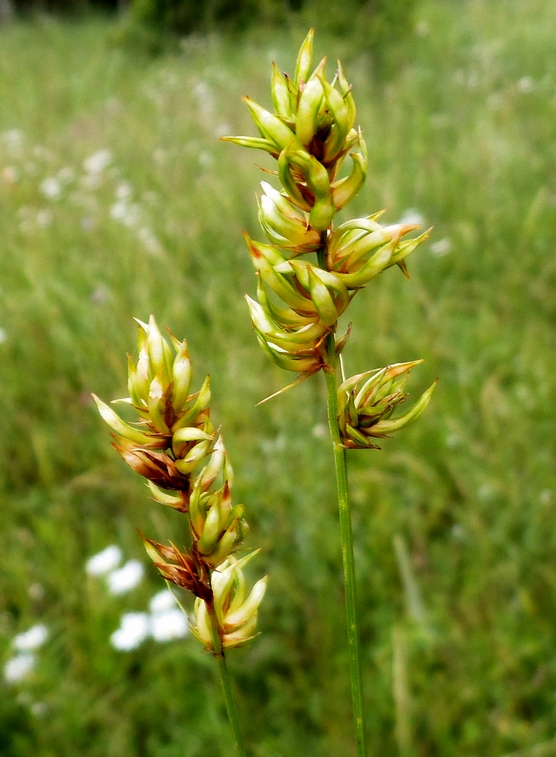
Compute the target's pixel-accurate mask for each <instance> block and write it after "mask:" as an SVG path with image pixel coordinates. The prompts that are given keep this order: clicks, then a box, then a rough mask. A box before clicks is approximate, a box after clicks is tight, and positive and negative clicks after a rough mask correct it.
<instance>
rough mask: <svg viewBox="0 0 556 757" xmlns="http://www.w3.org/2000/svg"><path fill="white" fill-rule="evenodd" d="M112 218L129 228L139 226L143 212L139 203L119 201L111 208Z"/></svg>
mask: <svg viewBox="0 0 556 757" xmlns="http://www.w3.org/2000/svg"><path fill="white" fill-rule="evenodd" d="M110 216H111V217H112V218H113V219H114V220H115V221H120V222H121V223H123V224H124V226H127V227H128V228H133V227H134V226H137V224H138V223H139V221H140V219H141V210H140V208H139V205H138V204H137V203H132V204H130V203H129V202H128V201H127V200H117V201H116V202H115V203H114V204H113V205H112V207H111V208H110Z"/></svg>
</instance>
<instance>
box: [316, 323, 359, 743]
mask: <svg viewBox="0 0 556 757" xmlns="http://www.w3.org/2000/svg"><path fill="white" fill-rule="evenodd" d="M326 339H327V342H326V349H327V363H328V364H327V366H326V369H325V371H324V373H325V376H326V389H327V405H328V426H329V429H330V435H331V437H332V443H333V446H334V463H335V466H336V484H337V488H338V509H339V513H340V537H341V541H342V562H343V566H344V586H345V595H346V615H347V627H348V651H349V672H350V678H351V697H352V701H353V715H354V720H355V740H356V744H357V757H367V747H366V737H365V717H364V710H363V676H362V672H361V650H360V644H359V630H358V621H357V600H356V589H355V560H354V555H353V530H352V526H351V512H350V504H349V494H348V476H347V464H346V449H345V447H344V446H343V445H342V441H341V438H340V428H339V426H338V396H337V384H336V372H337V363H338V358H337V356H336V345H335V342H334V334H329V335H328V336H327V338H326Z"/></svg>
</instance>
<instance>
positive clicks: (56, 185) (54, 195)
mask: <svg viewBox="0 0 556 757" xmlns="http://www.w3.org/2000/svg"><path fill="white" fill-rule="evenodd" d="M40 190H41V192H42V193H43V195H44V196H45V197H47V198H48V199H49V200H58V199H59V198H60V197H61V195H62V185H61V184H60V182H59V181H58V179H56V178H55V177H54V176H50V177H49V178H48V179H44V181H41V184H40Z"/></svg>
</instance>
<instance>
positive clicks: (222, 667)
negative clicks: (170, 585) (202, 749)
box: [206, 601, 247, 757]
mask: <svg viewBox="0 0 556 757" xmlns="http://www.w3.org/2000/svg"><path fill="white" fill-rule="evenodd" d="M206 605H207V610H208V614H209V618H210V624H211V631H212V644H213V647H214V652H213V657H214V659H215V660H216V665H217V667H218V675H219V677H220V683H221V684H222V691H223V693H224V701H225V703H226V712H227V713H228V720H229V721H230V728H231V729H232V733H233V736H234V743H235V749H236V757H246V755H247V753H246V751H245V747H244V745H243V737H242V735H241V730H240V728H239V720H238V717H237V710H236V705H235V700H234V694H233V692H232V682H231V680H230V674H229V672H228V666H227V665H226V657H225V655H224V649H223V648H222V640H221V638H220V633H219V630H218V618H217V617H216V610H215V609H214V603H213V602H212V601H207V602H206Z"/></svg>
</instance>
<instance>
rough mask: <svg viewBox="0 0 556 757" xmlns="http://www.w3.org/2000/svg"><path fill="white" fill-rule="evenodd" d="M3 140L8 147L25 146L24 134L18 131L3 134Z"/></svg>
mask: <svg viewBox="0 0 556 757" xmlns="http://www.w3.org/2000/svg"><path fill="white" fill-rule="evenodd" d="M2 139H3V140H4V142H5V143H6V145H7V146H8V147H20V146H21V145H22V144H23V134H22V133H21V132H20V131H19V130H18V129H10V131H5V132H4V133H3V134H2Z"/></svg>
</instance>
